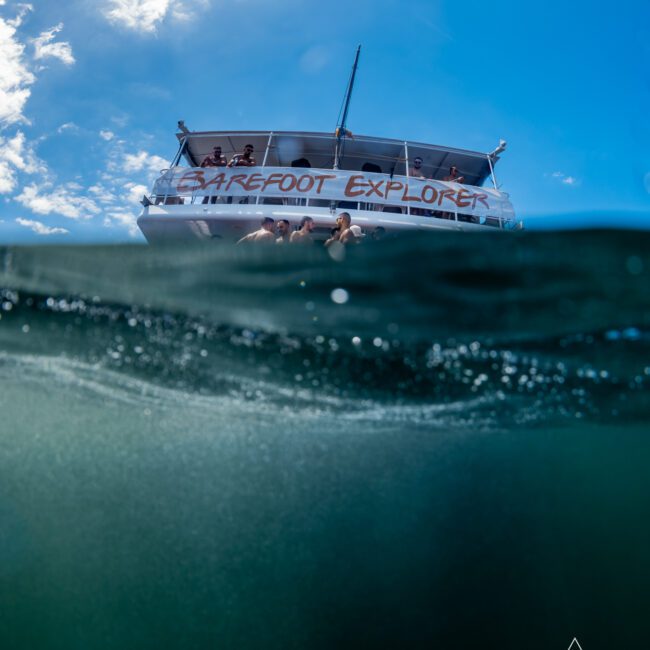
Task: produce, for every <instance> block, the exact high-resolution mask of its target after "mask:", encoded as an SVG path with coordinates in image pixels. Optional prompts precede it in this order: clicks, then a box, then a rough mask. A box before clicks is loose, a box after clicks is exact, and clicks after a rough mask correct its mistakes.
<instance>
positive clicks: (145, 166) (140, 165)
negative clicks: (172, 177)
mask: <svg viewBox="0 0 650 650" xmlns="http://www.w3.org/2000/svg"><path fill="white" fill-rule="evenodd" d="M121 167H122V170H123V171H125V172H127V173H129V172H141V171H147V172H149V173H151V174H156V175H157V174H159V173H160V170H162V169H168V168H169V162H167V161H166V160H165V159H164V158H161V157H160V156H156V155H154V154H150V153H147V152H146V151H138V153H135V154H133V153H127V154H124V159H123V161H122V165H121Z"/></svg>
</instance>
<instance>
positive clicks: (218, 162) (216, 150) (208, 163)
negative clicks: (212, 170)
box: [201, 145, 228, 167]
mask: <svg viewBox="0 0 650 650" xmlns="http://www.w3.org/2000/svg"><path fill="white" fill-rule="evenodd" d="M227 164H228V163H227V160H226V157H225V156H224V155H222V153H221V147H220V146H219V145H217V146H216V147H212V153H211V154H208V155H207V156H206V157H205V158H204V159H203V162H202V163H201V167H225V166H226V165H227Z"/></svg>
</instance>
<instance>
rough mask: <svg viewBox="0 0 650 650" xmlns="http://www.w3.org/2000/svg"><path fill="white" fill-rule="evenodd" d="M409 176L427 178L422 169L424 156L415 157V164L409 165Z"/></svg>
mask: <svg viewBox="0 0 650 650" xmlns="http://www.w3.org/2000/svg"><path fill="white" fill-rule="evenodd" d="M409 176H410V177H411V178H426V176H425V175H424V172H423V171H422V158H420V156H417V157H415V158H413V165H412V166H411V167H409Z"/></svg>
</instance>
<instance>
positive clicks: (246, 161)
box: [228, 144, 257, 167]
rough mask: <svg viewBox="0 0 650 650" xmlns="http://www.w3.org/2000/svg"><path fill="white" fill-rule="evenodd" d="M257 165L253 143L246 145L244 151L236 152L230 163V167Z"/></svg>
mask: <svg viewBox="0 0 650 650" xmlns="http://www.w3.org/2000/svg"><path fill="white" fill-rule="evenodd" d="M255 165H257V162H256V160H255V158H253V145H252V144H247V145H246V146H245V147H244V153H236V154H235V155H234V156H233V157H232V159H231V161H230V162H229V163H228V167H255Z"/></svg>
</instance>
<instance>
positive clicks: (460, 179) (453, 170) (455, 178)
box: [442, 167, 465, 183]
mask: <svg viewBox="0 0 650 650" xmlns="http://www.w3.org/2000/svg"><path fill="white" fill-rule="evenodd" d="M442 180H443V181H448V182H451V183H464V182H465V177H464V176H459V175H458V168H457V167H450V168H449V176H445V177H444V178H443V179H442Z"/></svg>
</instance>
